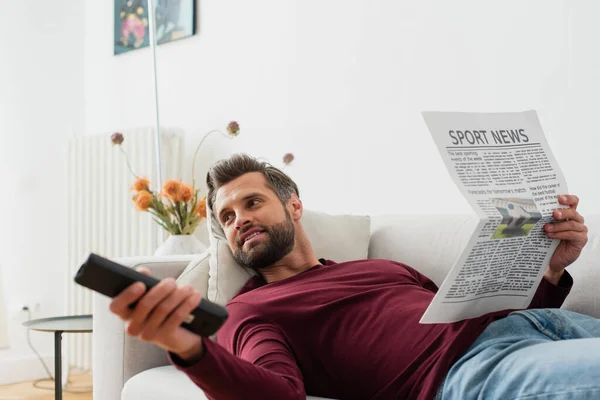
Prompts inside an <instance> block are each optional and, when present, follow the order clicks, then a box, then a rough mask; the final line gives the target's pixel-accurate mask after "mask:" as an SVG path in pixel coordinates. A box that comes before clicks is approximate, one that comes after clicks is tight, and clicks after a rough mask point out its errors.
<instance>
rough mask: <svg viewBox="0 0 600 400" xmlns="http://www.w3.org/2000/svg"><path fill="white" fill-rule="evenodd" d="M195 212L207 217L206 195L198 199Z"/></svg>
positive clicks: (201, 216)
mask: <svg viewBox="0 0 600 400" xmlns="http://www.w3.org/2000/svg"><path fill="white" fill-rule="evenodd" d="M194 214H196V215H198V216H199V217H200V218H206V197H205V198H203V199H202V200H199V201H198V204H196V209H195V210H194Z"/></svg>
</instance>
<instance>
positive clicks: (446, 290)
mask: <svg viewBox="0 0 600 400" xmlns="http://www.w3.org/2000/svg"><path fill="white" fill-rule="evenodd" d="M422 114H423V118H424V120H425V123H426V125H427V127H428V128H429V131H430V132H431V135H432V136H433V139H434V141H435V143H436V146H437V148H438V150H439V152H440V154H441V156H442V159H443V160H444V163H445V165H446V167H447V169H448V172H449V173H450V175H451V177H452V179H453V180H454V182H455V183H456V185H457V186H458V187H459V189H460V190H461V192H462V194H463V195H464V196H465V198H466V199H467V201H468V202H469V204H470V205H471V207H472V208H473V209H474V210H475V212H476V213H477V215H478V217H479V219H480V221H479V223H478V225H477V228H476V229H475V231H474V233H473V235H472V237H471V238H470V239H469V242H468V244H467V246H466V248H465V249H464V250H463V251H462V253H461V255H460V257H459V259H458V260H457V261H456V263H455V264H454V266H453V267H452V269H451V271H450V272H449V273H448V275H447V276H446V278H445V280H444V282H443V283H442V285H441V286H440V288H439V291H438V293H437V294H436V296H435V298H434V299H433V301H432V302H431V304H430V305H429V307H428V308H427V310H426V312H425V314H424V315H423V317H422V318H421V321H420V322H421V323H446V322H454V321H459V320H462V319H466V318H475V317H478V316H481V315H483V314H486V313H489V312H495V311H500V310H505V309H523V308H527V307H528V306H529V304H530V303H531V300H532V299H533V295H534V294H535V291H536V289H537V287H538V285H539V283H540V281H541V279H542V278H543V275H544V272H545V270H546V266H547V265H548V262H549V260H550V258H551V256H552V254H553V253H554V250H555V249H556V247H557V246H558V244H559V242H560V240H558V239H554V240H553V239H550V238H548V237H547V236H546V234H545V233H544V229H543V227H544V225H545V224H546V223H549V222H553V221H554V218H553V216H552V212H553V210H555V209H556V208H561V207H564V206H562V205H559V203H558V196H559V195H560V194H564V193H568V190H567V184H566V182H565V179H564V177H563V174H562V172H561V170H560V168H559V166H558V164H557V163H556V160H555V158H554V156H553V155H552V152H551V150H550V147H549V146H548V143H547V142H546V138H545V136H544V133H543V131H542V127H541V124H540V121H539V119H538V116H537V113H536V112H535V111H525V112H515V113H460V112H423V113H422Z"/></svg>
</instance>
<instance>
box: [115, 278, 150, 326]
mask: <svg viewBox="0 0 600 400" xmlns="http://www.w3.org/2000/svg"><path fill="white" fill-rule="evenodd" d="M145 292H146V285H144V284H143V283H142V282H136V283H134V284H132V285H130V286H129V287H127V288H126V289H125V290H123V291H122V292H121V293H119V294H118V295H117V296H115V297H114V298H113V300H112V301H111V303H110V307H109V309H110V311H112V312H113V313H115V314H117V315H118V316H119V317H121V319H126V318H129V315H130V314H131V309H130V308H129V305H130V304H132V303H134V302H136V301H137V300H138V299H139V298H140V297H142V296H143V295H144V293H145Z"/></svg>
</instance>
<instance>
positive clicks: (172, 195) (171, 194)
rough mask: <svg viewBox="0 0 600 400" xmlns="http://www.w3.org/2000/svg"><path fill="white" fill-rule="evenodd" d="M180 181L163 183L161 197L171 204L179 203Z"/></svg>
mask: <svg viewBox="0 0 600 400" xmlns="http://www.w3.org/2000/svg"><path fill="white" fill-rule="evenodd" d="M182 186H183V185H182V183H181V181H178V180H175V179H171V180H168V181H166V182H165V184H164V185H163V190H162V195H163V196H164V197H167V198H168V199H170V200H171V201H172V202H174V203H176V202H178V201H181V187H182Z"/></svg>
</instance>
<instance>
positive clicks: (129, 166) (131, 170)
mask: <svg viewBox="0 0 600 400" xmlns="http://www.w3.org/2000/svg"><path fill="white" fill-rule="evenodd" d="M119 150H121V153H123V154H125V162H126V163H127V168H129V172H131V175H133V176H134V177H136V178H138V176H137V175H136V174H135V172H133V169H131V165H129V157H128V156H127V153H125V150H123V146H119Z"/></svg>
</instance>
